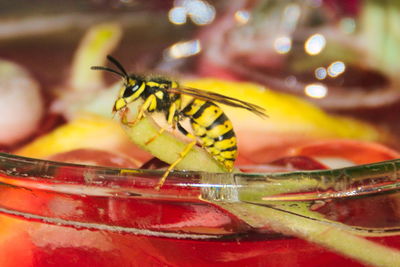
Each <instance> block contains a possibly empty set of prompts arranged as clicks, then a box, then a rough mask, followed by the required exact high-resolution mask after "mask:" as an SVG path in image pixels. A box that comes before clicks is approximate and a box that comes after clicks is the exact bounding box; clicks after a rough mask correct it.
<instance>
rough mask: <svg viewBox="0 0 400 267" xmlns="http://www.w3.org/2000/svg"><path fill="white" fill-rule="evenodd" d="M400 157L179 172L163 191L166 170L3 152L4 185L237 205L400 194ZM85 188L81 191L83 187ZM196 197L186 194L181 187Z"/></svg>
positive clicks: (0, 177)
mask: <svg viewBox="0 0 400 267" xmlns="http://www.w3.org/2000/svg"><path fill="white" fill-rule="evenodd" d="M399 171H400V159H395V160H388V161H382V162H377V163H370V164H363V165H356V166H351V167H345V168H338V169H328V170H305V171H293V172H272V173H252V172H231V173H209V172H201V171H180V170H174V171H172V172H171V173H170V175H169V176H168V178H167V180H166V183H165V184H164V186H163V187H162V188H161V189H160V190H156V189H155V186H156V184H157V182H158V181H159V179H160V178H161V176H162V175H163V174H164V170H149V169H132V168H117V167H104V166H95V165H85V164H75V163H67V162H58V161H51V160H45V159H37V158H30V157H24V156H18V155H14V154H8V153H3V152H0V182H1V183H3V184H8V185H11V186H21V187H34V188H36V189H38V188H40V189H42V190H50V191H56V192H61V193H69V194H88V195H95V196H107V195H115V194H117V195H120V194H121V193H122V192H123V194H124V195H126V196H130V197H139V198H140V197H146V198H153V199H154V198H155V199H162V198H168V199H171V198H172V199H173V198H179V199H180V200H183V199H185V198H188V199H194V198H195V199H198V197H199V194H200V195H201V198H202V199H205V200H207V199H209V200H212V201H227V202H236V201H240V200H248V198H251V199H252V200H253V201H254V200H257V201H261V202H263V201H274V200H277V201H280V200H285V201H308V200H324V199H332V198H346V197H359V196H365V195H371V194H378V193H386V192H393V191H397V190H400V181H399V179H398V177H399V174H398V173H399ZM79 188H80V189H79ZM183 188H185V189H190V190H189V191H191V193H184V194H181V193H182V190H181V189H183Z"/></svg>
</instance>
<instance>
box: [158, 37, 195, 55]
mask: <svg viewBox="0 0 400 267" xmlns="http://www.w3.org/2000/svg"><path fill="white" fill-rule="evenodd" d="M200 51H201V45H200V41H199V40H198V39H196V40H191V41H186V42H178V43H175V44H173V45H172V46H170V47H169V48H168V49H167V50H166V55H167V57H168V58H173V59H178V58H185V57H190V56H193V55H196V54H198V53H199V52H200Z"/></svg>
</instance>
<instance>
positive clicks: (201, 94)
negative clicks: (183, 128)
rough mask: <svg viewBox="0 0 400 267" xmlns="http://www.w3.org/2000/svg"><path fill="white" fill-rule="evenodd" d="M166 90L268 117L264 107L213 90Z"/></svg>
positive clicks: (184, 88) (186, 88)
mask: <svg viewBox="0 0 400 267" xmlns="http://www.w3.org/2000/svg"><path fill="white" fill-rule="evenodd" d="M167 91H168V92H170V93H174V94H183V95H188V96H192V97H194V98H198V99H201V100H205V101H211V102H218V103H221V104H224V105H227V106H232V107H237V108H243V109H246V110H248V111H251V112H253V113H254V114H256V115H258V116H260V117H262V118H265V117H268V116H267V115H266V114H265V109H264V108H262V107H260V106H257V105H255V104H252V103H248V102H246V101H243V100H240V99H237V98H233V97H229V96H224V95H221V94H217V93H214V92H210V91H206V90H201V89H196V88H190V87H178V88H168V89H167Z"/></svg>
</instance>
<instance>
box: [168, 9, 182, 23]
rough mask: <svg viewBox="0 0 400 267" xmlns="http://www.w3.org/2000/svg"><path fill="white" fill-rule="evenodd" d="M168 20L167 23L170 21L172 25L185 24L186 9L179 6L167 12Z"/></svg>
mask: <svg viewBox="0 0 400 267" xmlns="http://www.w3.org/2000/svg"><path fill="white" fill-rule="evenodd" d="M168 18H169V21H171V22H172V23H173V24H177V25H181V24H185V23H186V9H185V8H183V7H181V6H178V7H173V8H171V10H170V11H169V12H168Z"/></svg>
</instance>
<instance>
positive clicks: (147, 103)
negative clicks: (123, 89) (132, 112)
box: [121, 95, 156, 127]
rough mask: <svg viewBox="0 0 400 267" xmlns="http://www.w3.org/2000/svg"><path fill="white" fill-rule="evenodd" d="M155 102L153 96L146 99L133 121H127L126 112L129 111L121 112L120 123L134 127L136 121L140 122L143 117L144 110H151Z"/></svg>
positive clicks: (126, 109)
mask: <svg viewBox="0 0 400 267" xmlns="http://www.w3.org/2000/svg"><path fill="white" fill-rule="evenodd" d="M155 101H156V98H155V96H154V95H150V96H149V97H148V98H147V99H146V101H145V102H144V103H143V105H141V106H140V108H139V112H138V115H137V116H136V118H135V120H133V121H128V118H127V112H128V111H129V109H128V108H125V110H124V111H123V113H122V115H121V122H122V123H123V124H125V125H127V126H131V127H132V126H134V125H135V124H136V123H137V122H138V121H140V120H141V119H142V118H143V117H144V112H145V111H146V110H150V109H152V108H153V107H152V106H154V103H155Z"/></svg>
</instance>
